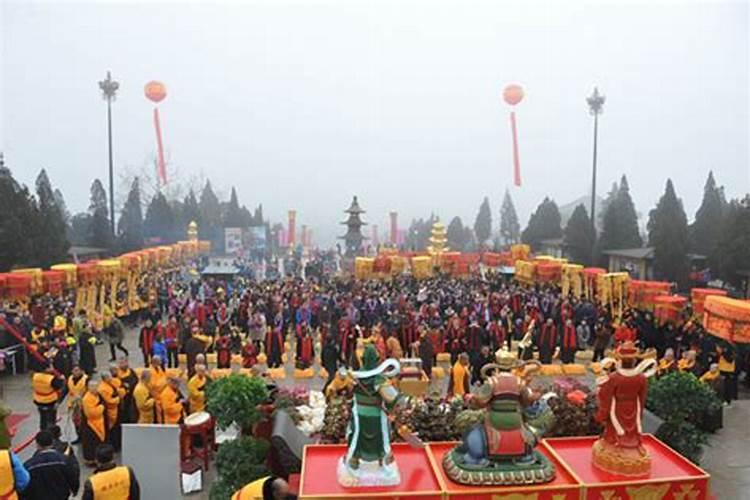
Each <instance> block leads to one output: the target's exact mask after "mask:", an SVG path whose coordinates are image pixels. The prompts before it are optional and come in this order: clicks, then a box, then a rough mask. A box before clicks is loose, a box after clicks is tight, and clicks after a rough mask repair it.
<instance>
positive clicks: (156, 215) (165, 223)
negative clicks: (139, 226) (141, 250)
mask: <svg viewBox="0 0 750 500" xmlns="http://www.w3.org/2000/svg"><path fill="white" fill-rule="evenodd" d="M174 225H175V224H174V214H173V213H172V207H170V206H169V202H167V198H166V197H165V196H164V194H163V193H162V192H161V191H159V192H157V193H156V195H154V197H153V198H151V203H149V204H148V208H147V209H146V219H145V220H144V221H143V235H144V236H145V237H146V238H150V239H153V240H154V241H158V242H159V243H169V242H170V241H171V240H172V237H173V235H174Z"/></svg>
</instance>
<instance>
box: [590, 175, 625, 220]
mask: <svg viewBox="0 0 750 500" xmlns="http://www.w3.org/2000/svg"><path fill="white" fill-rule="evenodd" d="M619 190H620V186H619V184H617V182H613V183H612V187H611V188H610V189H609V193H607V197H606V198H604V199H603V200H602V204H601V209H600V210H599V211H598V212H597V214H596V223H597V227H599V228H602V227H604V215H605V214H606V213H607V209H608V208H609V207H610V206H611V205H612V203H614V202H615V198H617V191H619Z"/></svg>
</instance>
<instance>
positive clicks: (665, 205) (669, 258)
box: [648, 179, 689, 285]
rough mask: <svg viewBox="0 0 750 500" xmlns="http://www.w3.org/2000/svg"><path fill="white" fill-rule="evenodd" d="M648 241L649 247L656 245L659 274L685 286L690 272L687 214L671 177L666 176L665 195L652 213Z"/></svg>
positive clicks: (655, 266) (655, 263) (656, 268)
mask: <svg viewBox="0 0 750 500" xmlns="http://www.w3.org/2000/svg"><path fill="white" fill-rule="evenodd" d="M648 240H649V246H652V247H654V268H655V270H656V273H657V274H658V276H659V277H661V278H662V279H667V280H670V281H675V282H677V283H678V284H680V285H684V284H685V283H686V281H687V274H688V257H687V254H688V249H689V241H688V225H687V216H686V215H685V210H684V209H683V208H682V200H680V199H679V198H677V194H676V193H675V190H674V186H673V185H672V180H671V179H667V186H666V189H665V190H664V194H663V195H662V197H661V198H660V199H659V203H657V205H656V208H654V209H653V210H651V212H650V213H649V221H648Z"/></svg>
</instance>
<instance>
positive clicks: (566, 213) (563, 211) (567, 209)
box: [558, 194, 604, 229]
mask: <svg viewBox="0 0 750 500" xmlns="http://www.w3.org/2000/svg"><path fill="white" fill-rule="evenodd" d="M580 204H583V206H584V207H586V213H587V214H588V215H589V217H590V216H591V214H590V213H589V212H590V211H591V195H590V194H588V195H584V196H581V197H580V198H577V199H575V200H573V201H571V202H570V203H566V204H565V205H560V206H559V207H558V208H559V209H560V220H561V222H562V227H563V228H565V226H567V225H568V219H570V216H571V215H573V210H575V209H576V207H577V206H578V205H580ZM603 208H604V198H601V197H599V196H597V197H596V227H597V229H601V224H602V219H601V215H602V210H603Z"/></svg>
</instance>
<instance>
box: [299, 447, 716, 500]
mask: <svg viewBox="0 0 750 500" xmlns="http://www.w3.org/2000/svg"><path fill="white" fill-rule="evenodd" d="M596 440H597V437H593V436H592V437H579V438H553V439H545V440H543V441H542V443H541V444H540V445H539V446H538V447H537V450H539V451H540V452H541V453H543V454H544V455H545V456H547V458H549V459H550V460H551V461H552V462H553V463H554V464H555V470H556V477H555V479H554V480H553V481H551V482H549V483H546V484H538V485H529V486H506V487H491V486H490V487H485V486H476V487H475V486H465V485H461V484H457V483H454V482H453V481H451V480H450V479H448V478H447V476H446V475H445V473H444V472H443V467H442V465H441V463H442V462H441V461H442V459H443V456H444V455H445V454H446V453H447V452H448V451H449V450H450V449H451V448H452V447H453V446H455V444H456V443H429V444H428V445H427V447H426V448H425V449H421V450H420V449H413V448H411V447H409V446H408V445H407V444H405V443H396V444H394V445H393V452H394V454H395V456H396V461H397V462H398V466H399V469H400V471H401V484H400V485H398V486H395V487H373V488H344V487H343V486H340V485H339V484H338V482H337V481H336V465H337V462H338V459H339V458H340V457H341V456H342V455H344V453H346V446H345V445H309V446H306V447H305V454H304V458H303V462H302V474H301V478H300V486H299V498H301V499H306V500H324V499H337V498H338V499H342V498H348V499H366V500H376V499H380V500H382V499H384V498H389V499H395V500H399V499H400V500H405V499H416V498H421V499H431V500H443V499H460V500H579V499H583V500H589V499H590V500H707V499H708V498H710V497H709V496H708V480H709V476H708V474H706V472H704V471H703V470H702V469H700V468H699V467H697V466H695V465H693V464H692V463H691V462H689V461H688V460H687V459H685V458H683V457H682V456H681V455H680V454H678V453H677V452H675V451H674V450H672V449H671V448H669V447H668V446H667V445H665V444H664V443H662V442H661V441H659V440H658V439H656V438H654V437H653V436H651V435H645V436H643V445H644V447H645V448H646V450H648V452H649V453H650V455H651V458H652V467H651V472H650V473H649V474H648V475H647V476H642V477H638V478H632V477H625V476H617V475H615V474H609V473H607V472H604V471H602V470H600V469H597V468H595V467H594V466H593V464H592V463H591V447H592V445H593V444H594V441H596Z"/></svg>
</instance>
